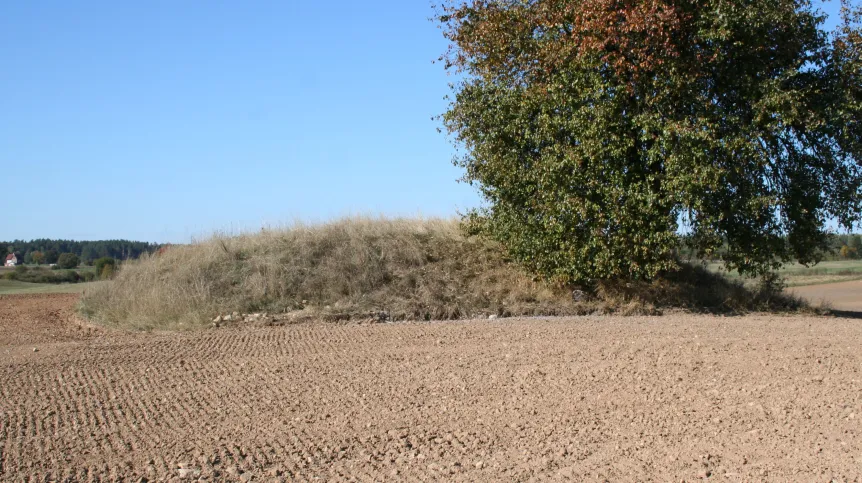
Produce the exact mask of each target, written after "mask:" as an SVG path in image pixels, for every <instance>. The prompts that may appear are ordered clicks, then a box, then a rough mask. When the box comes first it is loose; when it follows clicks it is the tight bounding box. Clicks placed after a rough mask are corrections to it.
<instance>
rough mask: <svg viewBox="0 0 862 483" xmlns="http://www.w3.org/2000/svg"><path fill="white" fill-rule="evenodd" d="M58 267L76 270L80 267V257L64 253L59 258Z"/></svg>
mask: <svg viewBox="0 0 862 483" xmlns="http://www.w3.org/2000/svg"><path fill="white" fill-rule="evenodd" d="M57 266H58V267H60V268H66V269H69V268H75V267H77V266H78V255H75V254H74V253H64V254H62V255H60V257H59V258H57Z"/></svg>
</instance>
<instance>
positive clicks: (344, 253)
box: [81, 218, 759, 329]
mask: <svg viewBox="0 0 862 483" xmlns="http://www.w3.org/2000/svg"><path fill="white" fill-rule="evenodd" d="M689 272H691V271H689ZM686 273H688V272H686ZM689 275H690V276H691V277H694V278H697V277H700V278H702V279H703V280H701V281H698V282H695V281H693V280H683V281H682V282H684V283H680V281H679V280H677V281H673V280H670V281H663V282H653V283H652V284H641V285H638V286H635V287H632V286H626V285H625V284H603V285H602V286H600V287H599V290H598V295H599V298H598V299H594V300H591V301H586V302H574V301H573V300H572V297H571V290H569V289H566V288H563V287H554V286H551V285H549V284H546V283H544V282H541V281H537V280H536V279H534V278H533V277H532V276H530V275H529V274H526V273H524V272H523V271H521V270H520V269H519V268H518V267H516V266H514V265H512V264H510V263H508V262H507V261H506V259H505V257H504V255H503V252H502V250H501V249H500V248H499V247H498V246H497V245H495V244H493V243H490V242H487V241H484V240H481V239H477V238H467V237H465V236H463V235H462V233H461V230H460V229H459V224H458V222H457V221H455V220H441V219H372V218H350V219H344V220H340V221H336V222H332V223H327V224H323V225H312V226H308V225H297V226H294V227H292V228H290V229H285V230H279V231H263V232H260V233H255V234H246V235H240V236H236V237H228V236H223V235H216V236H213V237H212V238H211V239H209V240H207V241H204V242H200V243H196V244H193V245H188V246H177V247H173V248H171V249H169V250H167V251H166V252H164V253H163V254H161V255H153V256H145V257H144V258H142V259H141V260H139V261H136V262H129V263H125V264H123V266H122V268H121V270H120V271H119V273H118V275H117V277H116V279H115V280H114V281H113V282H112V283H108V284H102V285H99V286H97V287H94V288H92V289H88V290H87V291H86V292H85V293H84V296H83V297H82V302H81V311H82V313H83V314H84V315H85V316H87V317H89V318H91V319H93V320H94V321H97V322H100V323H103V324H106V325H111V326H119V327H126V328H138V329H152V328H168V329H170V328H193V327H199V326H202V325H204V324H207V323H208V322H209V321H210V320H211V319H212V318H213V317H214V316H216V315H218V314H224V313H230V312H233V311H238V312H256V311H266V312H270V313H281V312H293V311H298V312H302V313H303V314H312V315H319V316H321V317H324V318H325V317H326V316H327V315H335V314H337V315H339V316H348V317H367V316H368V314H371V313H379V312H386V313H388V314H389V316H390V317H391V319H392V320H404V319H414V320H428V319H456V318H467V317H477V316H486V315H489V314H498V315H503V316H515V315H579V314H586V313H594V312H604V313H608V312H622V313H654V312H656V311H657V310H658V309H659V308H661V307H668V306H675V307H682V308H688V309H692V310H715V311H736V310H741V309H745V308H749V307H755V304H753V303H752V302H753V301H756V300H757V297H755V296H752V295H751V293H750V291H748V290H746V289H745V288H743V287H742V285H741V284H738V283H734V282H729V281H727V280H726V279H724V278H721V277H717V276H715V275H712V274H709V273H708V272H706V271H705V270H698V271H696V273H695V272H691V273H689ZM718 281H720V283H719V284H718V285H715V284H716V283H717V282H718ZM699 283H708V284H713V286H711V288H710V290H713V291H714V292H715V296H714V297H712V298H709V297H707V298H706V300H707V302H709V303H707V304H704V303H702V302H700V303H699V302H698V301H697V300H698V298H700V299H703V297H702V295H703V293H704V290H703V287H701V286H699V285H698V284H699ZM674 284H676V286H674ZM690 290H693V291H694V293H692V294H688V295H686V294H685V292H686V291H690ZM709 293H712V292H709ZM729 299H732V300H731V301H729ZM758 303H759V302H758Z"/></svg>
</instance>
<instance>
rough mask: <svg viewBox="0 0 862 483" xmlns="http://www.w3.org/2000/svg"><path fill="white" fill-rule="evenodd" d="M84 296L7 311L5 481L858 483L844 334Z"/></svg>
mask: <svg viewBox="0 0 862 483" xmlns="http://www.w3.org/2000/svg"><path fill="white" fill-rule="evenodd" d="M75 301H76V298H75V296H66V295H59V296H58V295H42V296H29V295H25V296H6V297H0V480H1V481H18V480H26V479H33V480H37V481H48V480H58V481H94V480H103V481H104V480H108V481H114V480H121V479H122V480H127V481H140V480H141V478H145V479H146V480H148V481H162V480H170V479H179V478H186V479H196V478H204V479H208V480H211V481H212V480H219V481H221V480H242V481H248V480H256V481H273V480H277V479H288V480H300V481H303V480H312V479H323V480H329V481H339V480H349V479H354V480H361V481H372V480H377V481H379V480H408V481H419V480H422V481H430V480H445V481H526V480H530V481H539V480H546V481H560V480H565V479H571V480H574V481H603V480H610V481H635V480H638V481H646V480H657V481H669V480H676V481H679V480H686V481H693V480H697V479H703V478H708V479H710V480H722V481H723V480H730V481H760V480H770V481H830V480H833V479H834V480H837V481H858V480H859V479H860V478H862V437H860V435H862V391H860V389H862V372H860V371H862V323H860V322H859V321H858V320H854V319H844V318H825V317H824V318H816V317H789V316H779V317H775V316H748V317H714V316H690V315H670V316H664V317H653V318H649V317H583V318H572V319H506V320H494V321H489V320H483V321H469V322H445V323H398V324H382V325H336V324H305V325H296V326H287V327H270V328H251V327H246V328H227V329H225V328H222V329H212V330H208V331H198V332H187V333H120V332H109V331H104V330H92V329H87V328H83V327H81V326H80V325H78V324H76V323H75V321H74V320H73V319H72V314H73V312H72V308H73V305H74V303H75ZM34 348H35V349H36V350H37V351H36V352H34V351H33V349H34Z"/></svg>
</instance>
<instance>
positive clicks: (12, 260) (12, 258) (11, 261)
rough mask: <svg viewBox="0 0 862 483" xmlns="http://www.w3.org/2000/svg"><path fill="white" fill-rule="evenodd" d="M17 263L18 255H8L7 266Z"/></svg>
mask: <svg viewBox="0 0 862 483" xmlns="http://www.w3.org/2000/svg"><path fill="white" fill-rule="evenodd" d="M17 264H18V257H16V256H15V254H14V253H10V254H9V255H6V266H7V267H14V266H15V265H17Z"/></svg>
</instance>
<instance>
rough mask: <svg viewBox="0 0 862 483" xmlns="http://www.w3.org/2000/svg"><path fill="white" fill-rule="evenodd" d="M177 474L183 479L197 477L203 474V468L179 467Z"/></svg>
mask: <svg viewBox="0 0 862 483" xmlns="http://www.w3.org/2000/svg"><path fill="white" fill-rule="evenodd" d="M177 475H179V477H180V478H182V479H184V480H185V479H190V478H197V477H199V476H200V475H201V470H200V469H199V468H191V467H189V468H179V469H178V470H177Z"/></svg>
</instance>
